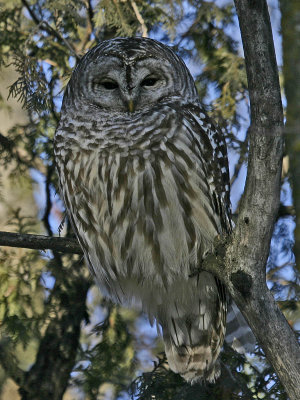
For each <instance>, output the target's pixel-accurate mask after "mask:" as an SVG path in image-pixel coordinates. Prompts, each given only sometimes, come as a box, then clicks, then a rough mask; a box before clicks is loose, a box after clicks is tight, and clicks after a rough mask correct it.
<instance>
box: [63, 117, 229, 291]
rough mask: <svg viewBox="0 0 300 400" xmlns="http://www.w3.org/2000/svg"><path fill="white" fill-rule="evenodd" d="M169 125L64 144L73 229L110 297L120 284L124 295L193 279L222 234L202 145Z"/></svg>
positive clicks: (166, 120) (167, 120)
mask: <svg viewBox="0 0 300 400" xmlns="http://www.w3.org/2000/svg"><path fill="white" fill-rule="evenodd" d="M163 121H164V123H161V121H160V124H161V127H160V129H155V127H153V126H152V127H151V128H150V127H149V128H145V127H140V128H138V126H136V127H135V129H133V130H132V132H131V135H128V134H127V136H126V135H125V136H126V137H125V138H122V139H119V141H112V140H111V139H110V140H106V141H105V140H102V141H99V143H101V145H100V144H99V143H98V145H91V146H90V147H89V148H82V147H81V146H80V145H79V144H78V137H77V138H76V140H77V143H75V144H74V143H73V142H70V143H71V145H70V146H69V147H68V146H67V147H64V148H68V149H69V152H68V155H67V156H66V158H65V162H62V163H61V167H60V168H62V169H63V171H61V174H60V175H61V176H63V178H62V179H64V182H61V186H62V188H63V191H64V198H65V202H66V206H67V208H68V210H69V212H70V214H71V215H72V219H73V225H75V230H76V232H77V234H78V236H79V239H80V242H81V243H82V245H83V247H84V249H85V253H86V256H87V258H88V260H89V263H90V265H91V267H92V269H93V270H94V271H95V274H96V276H97V278H98V281H99V283H100V285H102V287H103V286H104V287H106V289H107V292H110V291H113V290H115V291H116V290H117V289H116V288H115V286H116V282H118V284H120V282H122V284H121V286H122V290H121V289H120V290H121V291H122V292H125V293H126V292H128V293H127V294H125V297H126V296H127V295H128V296H131V295H130V293H129V292H131V291H132V290H133V289H132V288H135V287H138V288H139V289H138V290H141V288H142V287H143V285H144V284H145V282H148V283H149V282H151V285H153V287H155V288H167V287H170V286H172V283H173V282H175V281H178V279H179V280H180V279H184V280H188V277H189V275H190V273H191V271H192V270H193V269H194V268H198V267H199V265H201V260H202V258H203V256H204V255H205V254H206V253H207V252H208V251H209V250H211V248H212V244H213V240H214V238H215V236H216V235H217V234H218V233H220V230H221V228H220V221H219V219H218V217H217V216H216V213H215V212H214V209H213V203H212V199H211V194H210V189H209V186H208V183H207V181H206V171H205V166H204V165H203V163H202V162H201V154H199V151H200V148H199V146H196V145H195V144H194V143H193V141H194V138H193V137H192V136H191V135H190V134H189V132H188V131H187V130H186V129H185V128H184V126H182V125H181V126H178V125H176V124H174V123H172V124H171V122H172V121H171V120H170V118H164V119H163ZM173 122H174V121H173ZM170 124H171V125H172V126H170ZM119 136H120V131H119ZM129 139H130V140H129ZM70 140H73V138H72V137H71V138H70ZM94 142H95V141H94ZM94 142H93V143H94ZM110 288H114V289H110ZM117 291H118V290H117ZM118 292H119V293H120V291H118Z"/></svg>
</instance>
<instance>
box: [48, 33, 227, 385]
mask: <svg viewBox="0 0 300 400" xmlns="http://www.w3.org/2000/svg"><path fill="white" fill-rule="evenodd" d="M55 156H56V162H57V168H58V172H59V176H60V184H61V190H62V194H63V198H64V201H65V204H66V208H67V210H68V214H69V217H70V220H71V222H72V226H73V228H74V230H75V232H76V234H77V237H78V240H79V242H80V243H81V246H82V248H83V251H84V253H85V256H86V259H87V261H88V264H89V266H90V269H91V271H92V272H93V274H94V276H95V278H96V281H97V283H98V285H99V287H100V288H101V290H102V291H103V293H104V294H105V295H106V296H109V297H110V298H112V299H113V300H114V301H116V302H120V303H122V304H133V303H134V304H135V305H137V306H139V307H141V308H142V309H143V310H144V311H145V312H146V313H147V314H148V316H149V318H150V320H154V319H156V321H157V322H158V324H160V326H161V328H162V333H163V339H164V342H165V348H166V354H167V357H168V361H169V365H170V367H171V369H172V370H173V371H175V372H178V373H180V374H181V375H182V376H183V377H184V378H185V379H186V380H187V381H190V382H195V381H198V380H201V379H207V380H209V381H214V379H215V378H216V377H217V376H218V375H219V367H218V364H217V358H218V354H219V352H220V348H221V346H222V343H223V340H224V335H225V325H226V310H227V295H226V291H225V288H224V287H223V285H222V283H221V282H220V281H218V280H217V279H216V278H214V277H213V276H212V275H211V274H209V273H207V272H204V271H201V261H202V260H203V258H204V257H205V256H206V254H207V253H208V252H209V251H211V250H212V249H213V242H214V239H215V237H216V236H217V235H222V234H224V233H226V232H229V230H230V204H229V176H228V164H227V153H226V145H225V141H224V138H223V135H222V133H221V131H220V130H219V129H218V127H217V126H216V125H215V124H214V123H213V122H212V121H211V119H210V118H209V117H208V116H207V114H206V113H205V111H204V110H203V109H202V107H201V105H200V102H199V100H198V95H197V91H196V88H195V85H194V82H193V79H192V77H191V75H190V73H189V71H188V69H187V68H186V66H185V64H184V63H183V61H182V60H181V59H180V58H179V57H177V55H176V54H175V53H173V51H172V50H171V49H169V48H168V47H167V46H164V45H162V44H161V43H159V42H157V41H154V40H151V39H144V38H118V39H114V40H110V41H105V42H103V43H101V44H100V45H98V46H96V47H95V48H94V49H92V50H91V51H90V52H88V53H87V55H86V56H85V57H84V58H83V59H82V61H81V62H80V63H79V65H78V66H77V68H76V70H75V71H74V73H73V75H72V78H71V80H70V83H69V84H68V87H67V90H66V93H65V96H64V102H63V108H62V116H61V121H60V124H59V127H58V129H57V132H56V135H55Z"/></svg>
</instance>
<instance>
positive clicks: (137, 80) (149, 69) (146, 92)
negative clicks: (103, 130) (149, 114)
mask: <svg viewBox="0 0 300 400" xmlns="http://www.w3.org/2000/svg"><path fill="white" fill-rule="evenodd" d="M169 69H170V66H169V65H166V63H165V64H164V63H163V62H162V61H159V60H156V59H154V58H152V59H151V58H150V59H149V58H147V60H143V59H142V60H137V61H136V62H131V63H130V64H126V63H124V62H123V60H121V59H120V58H118V57H115V56H111V57H107V56H106V57H103V58H102V59H100V61H99V60H98V62H96V63H94V65H93V66H92V67H91V68H90V70H89V71H88V72H89V74H88V76H89V78H88V82H87V89H88V93H87V94H89V100H92V102H93V103H95V104H96V105H98V106H100V107H101V108H104V109H105V108H107V109H111V110H112V109H113V110H116V111H118V112H125V113H128V112H129V113H133V112H135V111H139V110H143V109H145V108H148V107H150V106H151V105H152V104H154V103H157V102H158V101H160V100H161V99H163V98H164V97H166V96H168V95H170V94H172V92H174V80H173V79H170V74H168V73H167V71H168V70H169Z"/></svg>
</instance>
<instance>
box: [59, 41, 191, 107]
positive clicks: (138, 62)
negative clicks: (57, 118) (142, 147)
mask: <svg viewBox="0 0 300 400" xmlns="http://www.w3.org/2000/svg"><path fill="white" fill-rule="evenodd" d="M76 99H77V100H78V102H76ZM197 99H198V95H197V91H196V88H195V84H194V81H193V78H192V76H191V74H190V73H189V71H188V69H187V67H186V66H185V64H184V62H183V61H182V59H181V58H180V57H178V56H177V55H176V54H175V53H174V52H173V51H172V50H171V49H170V48H169V47H168V46H165V45H163V44H162V43H160V42H158V41H156V40H152V39H146V38H116V39H112V40H107V41H104V42H102V43H101V44H99V45H98V46H96V47H94V48H93V49H92V50H90V51H89V52H88V53H87V54H86V55H85V56H84V57H83V58H82V60H81V61H80V63H79V64H78V66H77V67H76V69H75V71H74V72H73V75H72V78H71V80H70V82H69V84H68V87H67V90H66V93H65V97H64V107H68V106H69V105H70V106H71V107H72V108H74V106H75V108H77V109H78V108H79V107H80V105H81V106H82V105H84V104H85V105H90V106H95V107H97V108H100V109H103V110H107V111H110V112H111V111H113V112H114V111H116V112H121V113H133V112H138V111H143V110H145V109H148V108H151V107H153V105H154V104H157V103H159V102H161V103H164V102H167V101H174V100H177V101H178V100H179V101H181V102H183V103H188V102H194V101H196V100H197Z"/></svg>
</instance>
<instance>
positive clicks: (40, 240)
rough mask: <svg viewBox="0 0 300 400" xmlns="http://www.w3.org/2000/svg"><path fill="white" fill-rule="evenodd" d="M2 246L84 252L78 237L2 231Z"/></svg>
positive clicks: (74, 252) (0, 242) (0, 237)
mask: <svg viewBox="0 0 300 400" xmlns="http://www.w3.org/2000/svg"><path fill="white" fill-rule="evenodd" d="M0 246H8V247H20V248H25V249H35V250H46V249H49V250H53V251H61V252H63V253H71V254H82V250H81V248H80V246H79V243H78V242H77V240H76V239H67V238H62V237H49V236H43V235H28V234H22V233H12V232H0Z"/></svg>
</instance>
